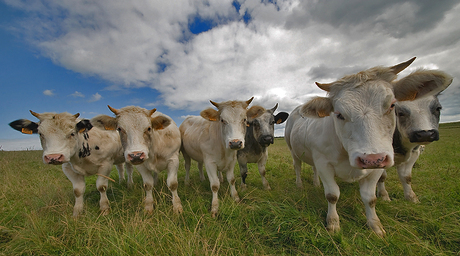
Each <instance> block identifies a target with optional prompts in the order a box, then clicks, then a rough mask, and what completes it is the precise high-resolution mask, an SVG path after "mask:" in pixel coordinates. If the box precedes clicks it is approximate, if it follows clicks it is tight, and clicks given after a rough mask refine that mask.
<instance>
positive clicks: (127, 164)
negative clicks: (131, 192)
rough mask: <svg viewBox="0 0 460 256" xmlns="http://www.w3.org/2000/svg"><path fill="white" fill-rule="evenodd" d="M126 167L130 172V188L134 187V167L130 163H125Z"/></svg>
mask: <svg viewBox="0 0 460 256" xmlns="http://www.w3.org/2000/svg"><path fill="white" fill-rule="evenodd" d="M125 167H126V173H127V174H128V188H132V187H133V185H134V181H133V172H134V167H133V165H132V164H130V163H125Z"/></svg>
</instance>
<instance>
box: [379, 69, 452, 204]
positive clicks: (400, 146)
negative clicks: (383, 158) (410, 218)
mask: <svg viewBox="0 0 460 256" xmlns="http://www.w3.org/2000/svg"><path fill="white" fill-rule="evenodd" d="M435 72H438V73H439V74H438V76H440V77H442V76H445V78H444V79H445V80H446V81H449V79H450V80H451V81H452V78H451V77H449V76H448V75H447V74H445V73H444V72H441V71H426V70H419V71H416V72H415V73H417V74H418V75H424V74H426V75H427V76H431V75H432V74H434V73H435ZM441 109H442V106H441V103H440V102H439V100H438V95H433V96H429V97H425V98H422V99H418V100H414V101H403V102H397V103H396V106H395V113H396V130H395V132H394V134H393V148H394V153H395V160H394V161H395V166H396V168H397V170H398V176H399V180H400V181H401V184H402V186H403V188H404V197H405V198H406V199H407V200H409V201H411V202H414V203H415V202H419V200H418V198H417V196H416V195H415V193H414V191H413V190H412V186H411V181H412V167H413V166H414V164H415V162H416V161H417V159H418V157H419V155H420V153H421V151H422V150H421V149H422V148H424V146H425V145H428V144H430V143H431V142H433V141H437V140H439V131H438V128H439V117H440V115H441ZM385 178H386V171H385V172H384V173H383V175H382V177H381V179H380V180H379V182H378V183H377V195H378V196H380V197H382V199H383V200H386V201H390V197H389V195H388V192H387V191H386V189H385V183H384V181H385Z"/></svg>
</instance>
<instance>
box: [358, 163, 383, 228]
mask: <svg viewBox="0 0 460 256" xmlns="http://www.w3.org/2000/svg"><path fill="white" fill-rule="evenodd" d="M383 171H384V170H383V169H375V170H373V171H372V173H370V174H369V175H368V176H367V177H365V178H363V179H361V180H360V181H359V192H360V194H361V199H362V200H363V203H364V207H365V208H366V218H367V225H368V226H369V227H370V228H371V229H372V230H373V231H374V232H375V233H376V234H377V235H378V236H381V237H383V236H384V235H385V230H384V229H383V226H382V223H380V219H379V217H378V216H377V213H376V212H375V205H376V203H377V197H376V196H375V189H376V186H377V182H378V180H379V178H380V177H381V176H382V173H383Z"/></svg>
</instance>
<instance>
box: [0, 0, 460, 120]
mask: <svg viewBox="0 0 460 256" xmlns="http://www.w3.org/2000/svg"><path fill="white" fill-rule="evenodd" d="M6 2H7V3H8V4H10V5H11V6H15V7H17V8H19V9H22V10H26V11H27V12H28V14H30V16H28V18H27V19H25V20H23V21H22V22H23V23H22V25H23V26H22V31H24V34H25V35H26V36H27V37H28V39H29V40H30V41H31V42H33V43H34V45H35V46H36V47H37V48H38V49H39V50H40V51H41V52H42V54H43V55H45V56H47V57H49V58H50V59H52V60H53V61H54V62H55V63H56V64H58V65H61V66H64V67H65V68H67V69H70V70H73V71H75V72H79V73H82V74H86V75H95V76H98V77H100V78H102V79H105V80H108V81H111V82H113V86H111V88H110V89H111V90H114V89H121V88H123V89H133V88H137V87H151V88H153V89H155V90H156V91H158V92H159V93H160V97H159V99H160V100H161V102H156V103H155V104H157V103H159V104H162V105H166V106H168V107H169V108H171V109H180V110H184V109H186V110H192V111H196V110H200V109H203V108H206V107H209V100H210V99H211V100H214V101H223V100H228V99H239V100H247V99H249V98H250V97H252V96H255V101H254V104H261V105H263V106H264V107H272V106H273V105H274V104H275V103H277V102H278V103H279V104H280V107H279V108H278V110H279V111H288V112H289V111H291V110H292V109H293V108H294V107H295V106H296V105H298V104H301V103H303V102H305V101H306V100H307V99H308V98H309V97H311V96H313V95H324V94H325V93H324V92H322V91H321V90H320V89H318V88H317V87H316V86H315V84H314V82H315V81H318V82H331V81H334V80H336V79H338V78H340V77H341V76H343V75H345V74H349V73H353V72H357V71H360V70H363V69H366V68H369V67H372V66H376V65H394V64H397V63H399V62H402V61H405V60H408V59H410V58H411V57H413V56H417V57H418V58H417V60H416V61H415V62H414V64H412V65H411V67H410V68H409V69H408V71H407V72H410V71H411V70H414V69H416V68H417V67H422V66H427V67H430V66H431V67H432V66H436V67H438V68H439V69H442V70H444V71H446V72H448V73H450V74H451V75H453V76H454V77H459V76H460V71H459V70H458V66H460V59H458V58H455V57H453V56H458V55H459V54H460V37H459V36H458V35H460V18H459V16H458V13H459V11H460V7H459V5H458V2H457V1H442V2H435V1H415V0H408V1H397V0H390V1H379V2H375V1H367V2H363V1H358V0H352V1H346V2H344V1H300V0H285V1H260V0H247V1H233V0H225V1H224V0H209V1H205V0H203V1H201V0H196V1H185V0H183V1H179V0H177V1H161V0H157V1H136V2H132V1H122V0H100V1H89V2H80V1H58V0H53V1H48V2H47V3H46V4H43V3H41V2H36V1H28V0H25V1H13V0H7V1H6ZM196 21H206V22H207V24H208V25H209V28H210V29H209V30H207V31H203V32H202V33H199V34H193V33H192V32H191V30H190V28H191V27H192V25H194V24H193V23H194V22H196ZM458 90H459V83H458V82H456V81H455V80H454V83H453V84H452V85H451V87H450V88H448V89H447V91H446V93H445V94H444V96H443V98H442V101H441V103H442V104H443V105H444V106H445V107H444V110H445V111H444V112H443V115H450V116H451V117H453V118H455V117H456V116H457V115H458V105H455V104H456V103H457V102H456V101H455V100H456V99H455V98H454V96H453V95H455V94H454V93H448V92H458ZM76 97H77V96H76ZM100 98H101V96H100V95H99V94H95V95H93V96H92V98H91V100H90V101H95V100H99V99H100ZM157 106H158V105H157ZM455 109H456V110H455ZM444 113H446V114H444Z"/></svg>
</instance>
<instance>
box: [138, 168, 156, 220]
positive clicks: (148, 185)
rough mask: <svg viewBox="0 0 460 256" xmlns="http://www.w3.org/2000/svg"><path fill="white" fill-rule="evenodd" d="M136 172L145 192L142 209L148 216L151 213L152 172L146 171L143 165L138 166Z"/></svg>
mask: <svg viewBox="0 0 460 256" xmlns="http://www.w3.org/2000/svg"><path fill="white" fill-rule="evenodd" d="M137 170H138V171H139V173H140V174H141V176H142V180H143V182H144V190H145V199H144V207H145V208H144V209H145V212H147V213H148V214H152V213H153V195H152V190H153V177H152V172H151V171H150V170H149V169H147V168H146V167H145V166H144V164H140V165H138V166H137Z"/></svg>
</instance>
